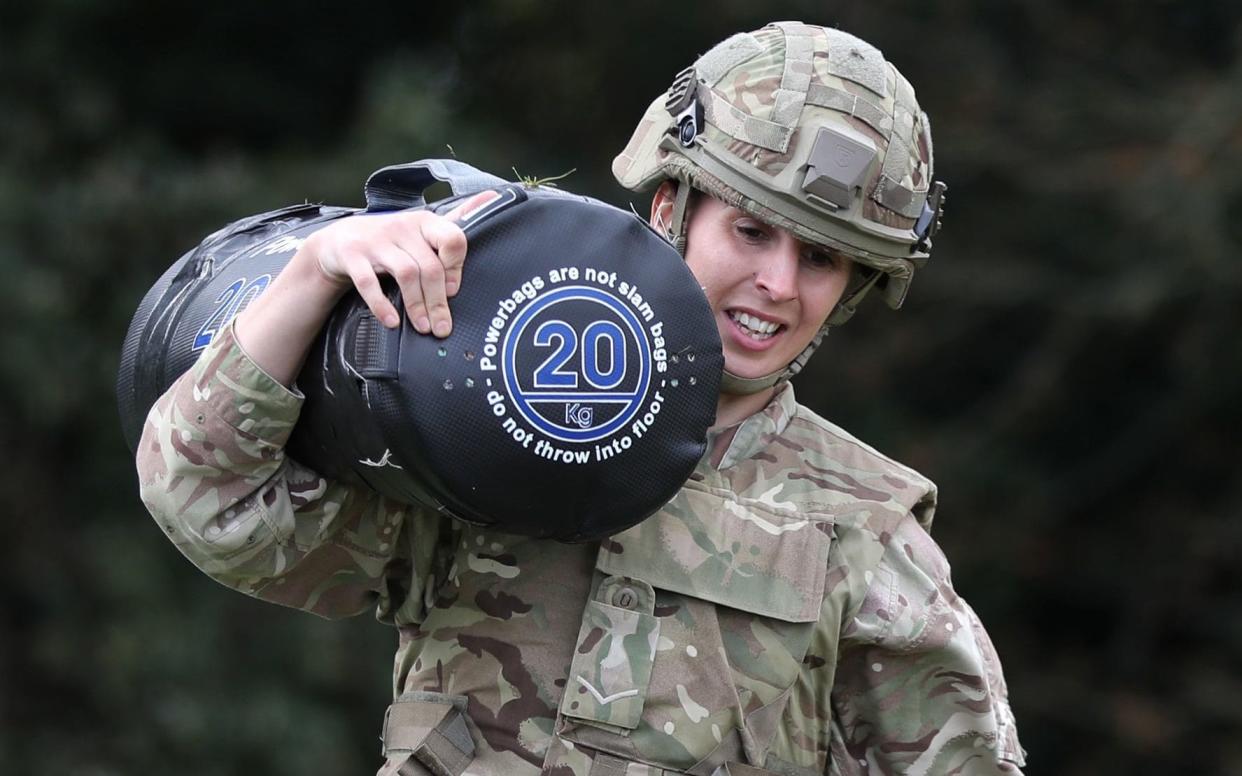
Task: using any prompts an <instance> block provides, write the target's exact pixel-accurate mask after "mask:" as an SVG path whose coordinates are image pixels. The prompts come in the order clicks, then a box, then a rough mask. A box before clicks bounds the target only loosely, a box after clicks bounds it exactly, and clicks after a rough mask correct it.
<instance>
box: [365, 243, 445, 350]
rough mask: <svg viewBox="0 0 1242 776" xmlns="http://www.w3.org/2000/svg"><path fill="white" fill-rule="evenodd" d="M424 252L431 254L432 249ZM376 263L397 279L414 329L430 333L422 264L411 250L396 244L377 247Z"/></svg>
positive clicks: (422, 332)
mask: <svg viewBox="0 0 1242 776" xmlns="http://www.w3.org/2000/svg"><path fill="white" fill-rule="evenodd" d="M424 252H425V253H427V254H431V252H430V251H426V250H425V251H424ZM432 259H434V256H432ZM375 264H376V265H377V266H378V267H380V268H381V269H383V271H384V272H386V273H387V274H389V275H391V276H392V278H393V279H394V280H396V281H397V287H398V288H400V289H401V301H402V302H403V304H404V305H405V311H406V314H407V315H408V316H409V319H410V323H411V324H412V325H413V326H414V329H415V330H416V331H418V332H419V333H420V334H428V333H430V332H431V320H430V318H429V317H428V315H427V305H426V300H425V298H424V293H423V287H422V273H423V267H422V264H420V262H419V261H418V260H417V259H415V257H414V256H412V255H411V254H410V253H409V251H407V250H405V249H403V248H402V247H400V246H399V245H396V244H393V245H388V246H386V247H384V248H381V249H377V250H376V252H375Z"/></svg>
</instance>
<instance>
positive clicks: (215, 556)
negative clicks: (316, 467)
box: [137, 327, 440, 624]
mask: <svg viewBox="0 0 1242 776" xmlns="http://www.w3.org/2000/svg"><path fill="white" fill-rule="evenodd" d="M301 406H302V396H301V395H300V394H298V393H295V392H293V391H290V390H289V389H288V388H286V387H284V386H283V385H281V384H280V383H278V382H276V381H275V380H273V379H272V378H271V377H269V376H268V375H267V374H265V373H264V372H263V371H262V370H261V369H260V368H259V367H258V366H257V365H256V364H255V363H254V362H253V361H251V360H250V359H249V357H247V356H246V354H245V353H244V352H243V351H242V350H241V348H240V347H238V345H237V343H236V341H235V339H234V337H233V333H232V329H231V327H230V329H229V330H227V331H226V332H223V333H221V335H219V336H217V337H216V339H215V341H214V342H212V344H211V345H209V346H208V347H207V349H206V350H205V351H204V352H203V354H202V356H201V357H200V358H199V360H198V361H197V362H196V363H195V365H194V366H193V367H192V368H191V369H190V371H188V372H187V373H186V374H184V375H182V376H181V378H180V379H178V380H177V381H176V382H175V383H174V384H173V385H172V386H171V387H170V388H169V389H168V391H167V392H166V393H165V394H164V395H163V396H162V397H160V399H159V401H158V402H156V404H155V406H154V407H152V408H151V411H150V413H149V414H148V416H147V421H146V427H145V428H144V430H143V435H142V440H141V441H140V442H139V445H138V453H137V465H138V476H139V484H140V490H141V495H142V500H143V502H144V503H145V504H146V506H147V508H148V509H149V510H150V511H151V514H152V516H154V517H155V520H156V522H158V523H159V525H160V528H161V530H163V531H164V532H165V533H166V534H167V535H168V536H169V538H170V539H171V540H172V542H173V543H174V544H175V545H176V546H177V548H178V549H179V550H180V551H181V552H182V553H183V554H184V555H185V556H186V557H187V558H189V559H190V561H191V562H193V563H194V565H196V566H197V567H198V568H199V569H200V570H202V571H203V572H205V573H206V574H208V575H209V576H211V577H212V578H214V579H216V580H217V581H219V582H221V583H223V584H225V585H228V586H229V587H233V588H236V589H237V590H240V591H242V592H244V593H247V594H249V595H252V596H255V597H257V598H261V599H264V600H267V601H272V602H274V603H278V604H282V605H285V606H292V607H295V608H299V609H305V610H307V611H309V612H313V613H315V614H318V615H320V616H323V617H346V616H351V615H355V614H359V613H361V612H363V611H366V610H367V609H369V608H371V607H377V614H378V616H379V617H380V619H382V620H388V621H396V622H398V623H400V624H404V623H405V622H412V621H416V620H419V619H421V602H422V600H423V590H422V589H412V587H418V586H419V585H420V584H424V583H422V582H420V580H422V579H424V576H425V575H423V574H420V573H412V572H417V571H418V570H419V569H427V568H429V566H430V562H431V552H432V547H433V546H434V545H435V544H436V541H437V534H438V530H439V526H440V523H439V521H438V519H437V518H436V517H435V516H433V515H430V514H428V513H425V512H423V511H419V510H413V509H411V508H409V507H405V506H403V505H396V504H393V503H392V502H389V501H387V500H385V499H383V498H381V497H379V496H378V495H376V494H374V493H373V492H371V491H369V490H365V489H361V488H355V487H351V486H348V485H345V484H342V483H337V482H332V481H329V480H327V479H325V478H323V477H320V476H319V475H318V474H316V473H315V472H313V471H311V470H310V469H308V468H306V467H305V466H302V465H300V464H298V463H297V462H295V461H293V460H292V459H290V458H288V457H287V456H286V455H285V453H284V445H285V442H286V441H287V440H288V438H289V435H290V433H291V431H292V429H293V425H294V423H295V422H296V420H297V417H298V413H299V411H300V410H301ZM415 538H417V541H415ZM411 564H412V565H413V568H411Z"/></svg>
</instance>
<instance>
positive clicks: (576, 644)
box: [138, 333, 1023, 776]
mask: <svg viewBox="0 0 1242 776" xmlns="http://www.w3.org/2000/svg"><path fill="white" fill-rule="evenodd" d="M300 403H301V402H300V397H299V396H298V395H297V394H296V393H295V392H291V391H289V390H288V389H286V388H284V387H283V386H281V385H279V384H278V383H276V382H274V381H273V380H271V379H270V378H269V377H267V376H266V375H265V374H263V373H262V371H260V370H259V369H258V367H256V366H255V365H254V364H253V362H251V361H250V360H249V359H248V358H247V357H246V356H245V354H244V353H243V352H242V351H241V350H240V348H238V347H237V346H236V343H235V342H234V340H233V337H232V335H231V333H226V334H223V335H221V336H220V337H217V340H216V342H214V343H213V344H212V345H211V346H210V347H209V348H208V349H207V350H206V351H205V352H204V354H203V356H202V358H201V359H200V360H199V361H198V363H197V364H196V366H195V367H194V368H193V369H192V370H191V371H190V372H188V373H187V374H186V375H185V376H183V377H182V378H181V379H180V380H179V381H178V382H177V383H176V384H174V385H173V386H172V387H171V388H170V389H169V391H168V392H167V393H166V394H165V395H164V396H163V398H161V399H160V401H159V402H158V403H157V404H156V405H155V407H153V408H152V410H151V413H150V415H149V417H148V421H147V426H146V430H145V434H144V436H143V439H142V442H141V444H140V448H139V452H138V468H139V473H140V480H141V487H142V497H143V500H144V501H145V503H146V504H147V506H148V507H149V509H150V510H151V512H152V514H153V515H154V516H155V519H156V520H157V521H158V523H159V524H160V526H161V529H162V530H164V531H166V532H167V534H168V535H169V537H170V538H171V539H172V541H173V542H174V543H175V544H176V545H177V547H178V548H179V549H180V550H181V551H182V552H183V553H184V554H185V555H186V556H187V557H188V558H189V559H190V560H191V561H193V562H194V564H195V565H197V566H198V567H199V568H200V569H202V570H203V571H204V572H206V573H207V574H209V575H211V576H212V577H214V578H215V579H217V580H219V581H220V582H222V583H224V584H226V585H228V586H230V587H233V588H236V589H238V590H241V591H242V592H245V593H247V594H250V595H252V596H255V597H257V598H261V599H264V600H266V601H271V602H275V603H279V604H283V605H286V606H293V607H298V608H301V609H305V610H307V611H310V612H313V613H315V614H319V615H322V616H325V617H341V616H349V615H354V614H358V613H360V612H363V611H366V610H368V609H372V608H376V609H377V611H378V616H379V617H380V619H381V620H383V621H386V622H389V623H392V624H393V625H394V626H396V628H397V629H398V632H399V637H400V638H399V648H398V651H397V655H396V663H395V672H394V688H393V689H394V696H395V699H396V700H395V702H394V704H393V705H392V706H391V707H390V708H389V710H388V714H387V716H386V718H385V729H384V741H385V754H386V755H387V758H388V759H387V763H386V764H385V766H384V767H383V769H382V770H381V772H382V773H387V774H396V773H401V774H409V773H435V774H441V776H443V774H454V775H456V774H461V773H466V774H488V775H489V776H490V775H495V776H499V775H501V774H506V775H508V774H519V775H520V774H527V773H529V774H534V773H540V772H544V773H550V774H563V775H564V776H600V774H604V775H605V776H621V774H625V775H626V776H656V775H657V774H668V773H683V772H685V773H692V774H701V775H703V776H708V775H709V774H763V773H777V774H812V773H829V774H881V773H883V774H889V773H911V774H913V773H919V774H942V773H954V774H991V773H1007V774H1014V773H1017V772H1018V768H1019V766H1020V765H1021V764H1022V761H1023V752H1022V750H1021V748H1020V746H1019V744H1018V740H1017V736H1016V732H1015V729H1014V724H1013V718H1012V716H1011V714H1010V711H1009V706H1008V702H1007V699H1006V689H1005V684H1004V679H1003V678H1002V675H1001V670H1000V665H999V663H998V661H997V658H996V655H995V652H994V651H993V648H992V645H991V643H990V641H989V640H988V637H987V635H986V633H985V632H984V631H983V628H982V627H981V626H980V624H979V621H978V619H977V617H976V616H975V614H974V612H973V611H972V610H971V609H970V607H969V606H968V605H967V604H966V603H965V602H964V601H963V600H962V599H961V598H959V597H958V596H957V595H956V593H954V591H953V588H952V586H951V584H950V580H949V566H948V564H947V563H946V561H945V559H944V556H943V555H942V554H941V552H940V550H939V549H938V548H937V546H936V545H935V543H934V542H933V541H932V539H931V538H930V536H929V535H928V533H927V530H926V529H927V527H928V526H929V525H930V522H931V517H932V511H933V508H934V504H935V487H934V485H933V484H932V483H931V482H929V481H928V480H926V479H925V478H923V477H922V476H920V475H919V474H917V473H916V472H914V471H912V470H910V469H908V468H905V467H903V466H901V465H899V464H897V463H894V462H893V461H891V460H889V459H888V458H885V457H884V456H882V455H880V454H878V453H877V452H875V451H874V450H872V449H871V448H869V447H867V446H865V445H863V444H861V443H860V442H858V441H857V440H855V439H854V438H852V437H850V436H849V435H847V434H846V433H844V432H843V431H841V430H840V429H838V428H836V427H835V426H833V425H832V424H830V423H828V422H826V421H824V420H823V419H821V418H819V417H817V416H816V415H814V414H813V413H811V412H809V411H808V410H807V409H805V408H804V407H801V406H800V405H798V404H797V403H796V402H795V401H794V397H793V391H792V389H790V388H786V389H784V390H783V391H782V392H781V393H779V394H778V396H777V398H775V399H774V400H773V401H772V402H771V403H770V404H769V406H768V407H767V408H766V409H765V410H764V411H763V412H762V413H759V414H757V415H754V416H752V417H751V418H749V419H747V420H746V421H745V422H744V423H742V424H741V426H739V427H738V428H737V429H736V432H735V433H734V434H733V436H732V439H731V441H729V442H728V449H727V450H726V451H724V454H723V457H722V458H721V460H720V463H719V465H717V466H711V465H709V463H708V462H707V461H706V460H705V461H704V463H702V464H700V466H699V467H698V469H697V470H696V472H695V474H694V475H693V477H692V478H691V480H690V481H689V482H687V483H686V485H685V487H684V488H683V489H682V490H681V492H680V493H679V494H678V495H677V496H676V497H675V498H674V499H673V500H672V501H671V502H669V504H668V505H667V506H665V507H664V508H663V509H661V510H660V511H659V512H658V513H657V514H656V515H654V516H653V517H651V518H650V519H648V520H646V521H644V522H643V523H641V524H639V525H638V526H636V527H634V528H631V529H629V530H627V531H624V532H623V533H620V534H618V535H616V536H614V537H612V538H610V539H608V540H605V541H604V542H602V543H594V544H585V545H565V544H560V543H556V542H549V541H538V540H533V539H527V538H524V537H516V536H509V535H502V534H497V533H494V532H489V531H483V530H480V529H477V528H473V527H470V526H466V525H461V524H458V523H455V522H451V521H448V520H445V519H444V518H442V517H439V516H437V515H436V514H434V513H432V512H430V511H427V510H421V509H416V508H411V507H407V506H404V505H399V504H395V503H392V502H389V501H386V500H384V499H383V498H381V497H379V496H377V495H376V494H374V493H372V492H370V491H364V490H361V489H357V488H351V487H347V486H345V485H342V484H340V483H333V482H330V481H326V480H324V479H323V478H321V477H319V476H318V475H317V474H316V473H314V472H312V471H309V470H308V469H306V468H305V467H303V466H300V465H299V464H298V463H296V462H295V461H293V460H291V459H289V458H287V457H286V456H285V455H284V453H283V445H284V443H285V441H286V439H287V438H288V436H289V433H290V430H291V429H292V427H293V425H294V423H295V421H296V420H297V417H298V411H299V409H300Z"/></svg>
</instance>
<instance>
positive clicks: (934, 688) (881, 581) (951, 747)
mask: <svg viewBox="0 0 1242 776" xmlns="http://www.w3.org/2000/svg"><path fill="white" fill-rule="evenodd" d="M869 574H870V577H869V578H868V588H867V594H866V596H865V598H864V600H863V601H862V605H861V607H860V608H859V610H858V611H857V613H856V614H855V615H854V616H853V618H852V619H851V620H850V621H849V622H846V623H845V625H844V628H843V630H842V634H841V645H840V648H841V653H840V663H839V667H838V672H837V677H836V684H835V686H834V688H833V709H834V723H833V724H834V729H833V731H832V736H831V739H832V740H831V747H832V750H833V757H832V760H833V762H834V768H833V769H832V770H831V772H832V773H840V774H843V775H844V774H851V775H852V774H870V775H871V776H874V775H875V774H881V773H883V774H890V773H901V774H942V773H953V774H963V775H967V774H1007V775H1009V776H1012V775H1013V774H1019V773H1020V770H1019V769H1020V768H1021V767H1022V766H1023V765H1024V764H1025V752H1024V751H1023V750H1022V747H1021V745H1020V744H1019V743H1018V736H1017V730H1016V729H1015V726H1014V719H1013V714H1012V712H1011V711H1010V709H1009V699H1008V691H1007V689H1006V687H1005V679H1004V676H1003V675H1002V673H1001V666H1000V661H999V659H998V658H997V655H996V651H995V649H994V648H993V646H992V642H991V640H990V639H989V638H988V635H987V633H986V632H985V631H984V630H983V626H982V625H981V624H980V622H979V618H978V617H977V616H976V615H975V612H974V610H972V609H971V608H970V606H969V605H968V604H967V603H966V602H965V601H964V600H962V599H961V598H959V597H958V596H957V594H956V593H955V592H954V591H953V587H952V583H951V582H950V579H949V564H948V561H947V560H945V557H944V554H943V553H942V552H941V551H940V548H939V547H938V546H937V545H936V543H935V542H934V541H933V540H932V538H931V537H930V536H929V535H928V534H927V532H926V531H925V530H923V529H922V528H921V527H920V526H919V525H918V524H917V522H916V521H915V520H914V519H913V518H910V517H907V518H906V519H905V520H903V521H902V522H901V523H900V524H899V525H898V527H897V528H896V529H895V530H894V532H893V534H892V536H891V537H890V540H889V542H888V543H887V545H886V547H885V550H884V554H883V556H882V557H881V559H880V562H879V563H878V564H877V565H876V567H875V568H874V569H873V570H872V571H871V572H869Z"/></svg>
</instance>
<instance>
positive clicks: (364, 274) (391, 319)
mask: <svg viewBox="0 0 1242 776" xmlns="http://www.w3.org/2000/svg"><path fill="white" fill-rule="evenodd" d="M341 263H342V264H343V265H344V267H345V271H346V272H347V273H348V274H349V278H350V280H352V281H353V284H354V288H355V289H357V291H358V295H359V296H361V297H362V301H363V302H365V303H366V305H367V307H368V308H369V309H370V310H371V314H372V315H374V316H375V317H376V319H377V320H378V321H379V322H380V323H382V324H384V325H385V326H387V327H388V328H390V329H391V328H393V327H395V326H396V325H397V324H398V323H400V322H401V318H400V316H398V315H397V308H395V307H393V306H392V302H390V301H388V297H386V296H385V295H384V290H383V289H382V288H381V287H380V282H379V278H378V277H377V276H376V274H375V269H374V268H373V267H372V266H371V262H370V260H368V259H367V258H366V257H365V256H362V255H361V254H353V255H351V256H349V257H348V258H345V259H343V260H342V262H341Z"/></svg>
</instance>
